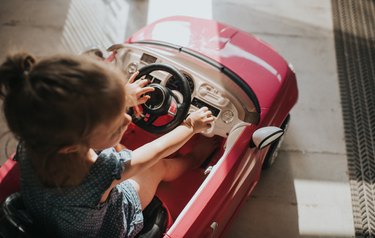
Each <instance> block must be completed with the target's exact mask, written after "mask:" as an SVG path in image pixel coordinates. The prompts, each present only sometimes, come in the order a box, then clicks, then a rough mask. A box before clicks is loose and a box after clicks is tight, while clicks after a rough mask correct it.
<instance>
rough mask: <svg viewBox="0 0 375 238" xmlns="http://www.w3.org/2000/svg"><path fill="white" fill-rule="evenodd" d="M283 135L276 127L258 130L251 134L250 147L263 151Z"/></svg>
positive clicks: (282, 131)
mask: <svg viewBox="0 0 375 238" xmlns="http://www.w3.org/2000/svg"><path fill="white" fill-rule="evenodd" d="M283 134H284V130H283V129H281V128H279V127H276V126H267V127H262V128H259V129H258V130H256V131H255V132H254V134H253V136H252V140H251V143H250V146H251V147H254V146H256V147H257V148H258V149H263V148H264V147H266V146H267V145H270V144H271V143H272V142H274V141H275V140H277V139H279V138H280V137H281V136H282V135H283Z"/></svg>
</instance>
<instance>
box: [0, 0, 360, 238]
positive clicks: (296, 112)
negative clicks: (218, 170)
mask: <svg viewBox="0 0 375 238" xmlns="http://www.w3.org/2000/svg"><path fill="white" fill-rule="evenodd" d="M169 15H190V16H197V17H203V18H213V19H216V20H218V21H221V22H223V23H227V24H230V25H233V26H235V27H237V28H240V29H242V30H245V31H248V32H251V33H252V34H254V35H256V36H258V37H259V38H261V39H262V40H264V41H265V42H267V43H269V44H270V45H272V46H273V47H274V48H275V49H276V50H277V51H278V52H279V53H280V54H281V55H283V56H284V57H285V58H286V59H287V60H288V61H289V62H291V63H292V64H293V65H294V68H295V71H296V74H297V77H298V78H297V80H298V86H299V95H300V96H299V101H298V104H297V105H296V106H295V108H294V109H293V111H292V112H291V123H290V127H289V130H288V133H287V136H286V138H285V140H284V144H283V146H282V148H281V153H280V154H279V157H278V160H277V161H276V162H275V164H274V166H273V167H272V168H270V169H269V170H267V171H264V172H263V174H262V177H261V180H260V182H259V184H258V185H257V187H256V189H255V191H254V193H253V194H252V196H251V197H250V199H249V201H247V203H246V204H245V205H244V207H243V208H242V209H241V211H240V213H239V214H238V216H237V217H236V219H235V221H234V223H233V224H232V226H231V228H230V230H229V232H228V234H227V237H256V238H257V237H263V238H268V237H270V238H271V237H289V238H293V237H305V238H307V237H327V238H328V237H329V238H333V237H354V225H353V218H352V206H351V197H350V186H349V178H348V174H347V170H348V169H347V161H346V148H345V141H344V131H343V119H342V111H341V104H340V96H339V87H338V79H337V72H336V58H335V51H334V38H333V30H332V29H333V26H332V25H333V23H332V16H331V1H330V0H284V1H277V0H190V1H176V0H174V1H173V0H163V1H160V0H159V1H157V0H70V1H69V0H65V1H64V0H55V1H48V0H1V2H0V44H1V47H0V60H1V62H2V61H3V60H4V58H5V55H6V53H8V52H12V51H15V50H20V49H21V50H27V51H29V52H31V53H34V54H36V55H46V54H52V53H56V52H73V53H79V52H80V51H82V50H84V49H85V48H86V47H90V46H92V45H97V46H99V47H102V48H106V47H107V46H109V45H110V44H111V43H118V42H122V41H123V40H124V39H125V38H126V37H128V36H129V35H131V34H132V33H133V32H134V31H136V30H137V29H138V28H140V27H142V26H144V25H145V24H147V23H149V22H152V21H154V20H156V19H159V18H161V17H164V16H169ZM0 128H1V131H0V134H3V133H4V132H6V126H5V124H4V122H3V120H0ZM9 137H10V135H9V134H6V135H3V137H2V138H1V140H0V143H1V148H2V149H1V150H2V152H1V156H0V158H1V161H4V159H5V158H6V157H7V156H6V153H9V152H10V151H12V149H13V148H14V144H15V143H14V142H10V143H7V142H8V141H9V140H8V138H9ZM6 147H7V148H8V151H6V150H5V148H6Z"/></svg>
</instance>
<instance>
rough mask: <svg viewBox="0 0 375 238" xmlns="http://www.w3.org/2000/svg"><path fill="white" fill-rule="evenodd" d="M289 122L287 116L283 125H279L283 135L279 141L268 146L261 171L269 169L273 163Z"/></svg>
mask: <svg viewBox="0 0 375 238" xmlns="http://www.w3.org/2000/svg"><path fill="white" fill-rule="evenodd" d="M289 120H290V114H288V116H287V117H286V118H285V120H284V122H283V124H281V127H280V128H281V129H283V130H284V135H282V136H281V137H280V138H279V139H277V140H276V141H275V142H274V143H272V144H271V145H270V148H269V150H268V152H267V155H266V158H265V159H264V162H263V167H262V168H263V169H268V168H270V167H271V166H272V165H273V163H274V162H275V160H276V158H277V155H278V152H279V149H280V147H281V144H282V142H283V140H284V136H285V133H286V132H287V130H288V125H289Z"/></svg>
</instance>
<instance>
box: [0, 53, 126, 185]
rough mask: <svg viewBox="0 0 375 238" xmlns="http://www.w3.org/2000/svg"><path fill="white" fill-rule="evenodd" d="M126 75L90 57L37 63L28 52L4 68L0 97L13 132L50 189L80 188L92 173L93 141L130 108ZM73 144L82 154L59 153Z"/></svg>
mask: <svg viewBox="0 0 375 238" xmlns="http://www.w3.org/2000/svg"><path fill="white" fill-rule="evenodd" d="M121 77H122V75H121V73H120V72H119V71H117V70H116V69H110V68H109V66H108V65H106V64H105V63H104V62H99V61H94V60H93V59H89V58H88V57H85V56H72V55H56V56H52V57H48V58H43V59H40V60H37V59H36V58H34V57H33V56H32V55H30V54H28V53H17V54H14V55H10V56H8V57H7V58H6V60H5V62H4V63H3V64H2V65H1V66H0V98H2V99H3V101H4V102H3V110H4V114H5V118H6V120H7V123H8V127H9V128H10V130H11V131H12V132H13V134H14V135H15V137H16V138H17V139H18V140H19V141H22V143H23V144H24V145H25V148H26V151H27V152H28V154H29V155H30V157H31V159H32V161H33V164H34V168H35V170H36V171H37V174H38V176H39V178H40V179H41V181H42V182H43V183H44V184H45V185H47V186H52V187H55V186H71V185H77V184H78V183H79V182H80V181H81V180H82V179H83V177H84V176H85V175H86V174H87V172H88V167H89V166H88V161H87V159H86V158H87V153H88V149H89V148H88V144H87V139H88V136H89V135H90V133H91V131H92V130H93V129H94V128H95V127H96V126H98V125H99V124H100V123H103V122H106V121H107V120H110V119H111V118H114V117H115V116H117V115H119V113H120V112H121V111H122V110H123V107H124V106H125V105H124V104H125V91H124V82H123V80H121ZM69 145H80V147H81V150H80V151H78V152H75V153H70V154H61V153H58V151H59V150H60V149H61V148H63V147H65V146H69Z"/></svg>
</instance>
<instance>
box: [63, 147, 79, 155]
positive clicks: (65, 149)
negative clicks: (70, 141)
mask: <svg viewBox="0 0 375 238" xmlns="http://www.w3.org/2000/svg"><path fill="white" fill-rule="evenodd" d="M79 149H80V146H79V145H68V146H64V147H63V148H61V149H60V150H59V153H60V154H70V153H74V152H77V151H79Z"/></svg>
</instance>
